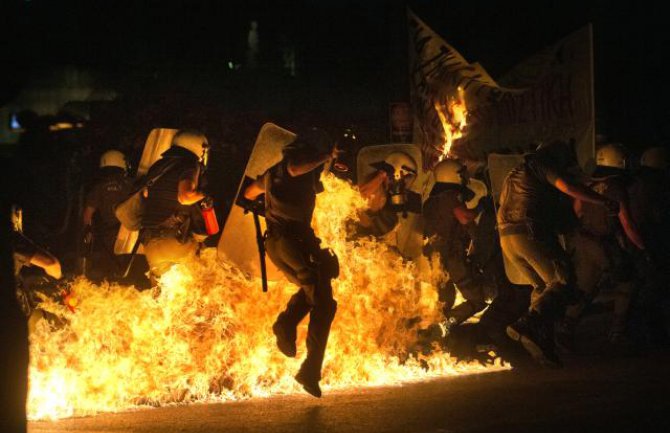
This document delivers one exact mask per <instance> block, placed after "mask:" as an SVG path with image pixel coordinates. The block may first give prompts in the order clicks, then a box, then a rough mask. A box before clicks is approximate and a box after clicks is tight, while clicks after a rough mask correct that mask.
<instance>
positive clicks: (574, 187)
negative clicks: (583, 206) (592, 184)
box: [550, 176, 619, 212]
mask: <svg viewBox="0 0 670 433" xmlns="http://www.w3.org/2000/svg"><path fill="white" fill-rule="evenodd" d="M550 181H551V184H552V185H553V186H554V187H555V188H556V189H558V190H559V191H561V192H562V193H563V194H566V195H569V196H570V197H572V198H575V199H577V200H582V201H586V202H589V203H595V204H599V205H602V206H605V207H607V208H608V209H610V210H611V211H616V212H618V210H619V203H618V202H616V201H613V200H610V199H608V198H607V197H605V196H602V195H600V194H598V193H597V192H595V191H593V190H592V189H591V188H589V187H587V186H585V185H582V184H579V183H574V182H570V181H568V180H566V179H565V178H562V177H560V176H555V177H554V178H553V179H550Z"/></svg>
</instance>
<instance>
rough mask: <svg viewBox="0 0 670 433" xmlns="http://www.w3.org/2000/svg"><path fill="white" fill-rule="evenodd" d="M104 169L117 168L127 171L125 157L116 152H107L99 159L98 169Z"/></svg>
mask: <svg viewBox="0 0 670 433" xmlns="http://www.w3.org/2000/svg"><path fill="white" fill-rule="evenodd" d="M104 167H118V168H122V169H123V170H128V162H127V161H126V156H125V155H124V154H123V153H121V152H119V151H118V150H108V151H107V152H105V153H103V154H102V156H101V157H100V168H104Z"/></svg>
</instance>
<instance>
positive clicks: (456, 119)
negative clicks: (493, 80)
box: [435, 87, 468, 161]
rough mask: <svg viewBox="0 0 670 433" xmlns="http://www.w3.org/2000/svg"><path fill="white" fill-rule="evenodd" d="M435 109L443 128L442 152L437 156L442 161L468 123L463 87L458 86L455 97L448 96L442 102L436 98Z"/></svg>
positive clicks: (460, 136)
mask: <svg viewBox="0 0 670 433" xmlns="http://www.w3.org/2000/svg"><path fill="white" fill-rule="evenodd" d="M435 111H436V112H437V116H438V118H439V119H440V123H441V124H442V129H443V130H444V143H442V153H441V155H440V158H439V160H440V161H442V160H443V159H444V158H446V157H448V156H449V151H450V150H451V146H452V145H453V144H454V141H456V140H458V139H459V138H462V137H463V134H464V131H465V127H466V126H467V124H468V110H467V106H466V105H465V91H464V90H463V88H462V87H459V88H458V93H457V95H456V97H452V98H448V99H447V101H446V102H445V103H444V104H442V103H440V102H439V101H437V100H436V101H435Z"/></svg>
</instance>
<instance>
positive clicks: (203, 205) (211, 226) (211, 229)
mask: <svg viewBox="0 0 670 433" xmlns="http://www.w3.org/2000/svg"><path fill="white" fill-rule="evenodd" d="M200 210H201V212H202V219H203V220H205V230H207V234H208V235H209V236H211V235H215V234H217V233H218V232H219V222H218V221H217V219H216V212H215V211H214V200H212V198H211V197H205V198H204V199H203V200H202V201H201V202H200Z"/></svg>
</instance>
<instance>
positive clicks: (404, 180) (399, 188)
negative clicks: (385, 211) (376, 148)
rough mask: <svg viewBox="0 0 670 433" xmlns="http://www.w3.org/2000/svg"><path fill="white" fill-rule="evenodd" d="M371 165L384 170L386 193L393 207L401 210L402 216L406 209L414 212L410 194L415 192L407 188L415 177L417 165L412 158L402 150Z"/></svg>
mask: <svg viewBox="0 0 670 433" xmlns="http://www.w3.org/2000/svg"><path fill="white" fill-rule="evenodd" d="M372 166H373V167H374V168H376V169H377V170H383V171H385V172H386V176H387V179H388V189H387V193H388V198H389V201H390V202H391V205H392V206H393V208H395V209H396V211H398V212H403V216H405V215H406V214H407V212H408V211H411V212H414V208H415V207H416V206H415V202H416V200H415V198H414V197H412V196H413V195H416V194H417V193H415V192H412V191H410V190H409V188H410V187H411V186H412V184H413V183H414V181H415V180H416V177H417V165H416V162H415V161H414V159H413V158H412V157H411V156H409V155H407V154H406V153H404V152H393V153H390V154H389V155H388V156H387V157H386V158H385V159H384V161H380V162H377V163H374V164H372ZM419 203H420V199H419ZM410 207H411V209H409V208H410Z"/></svg>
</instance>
